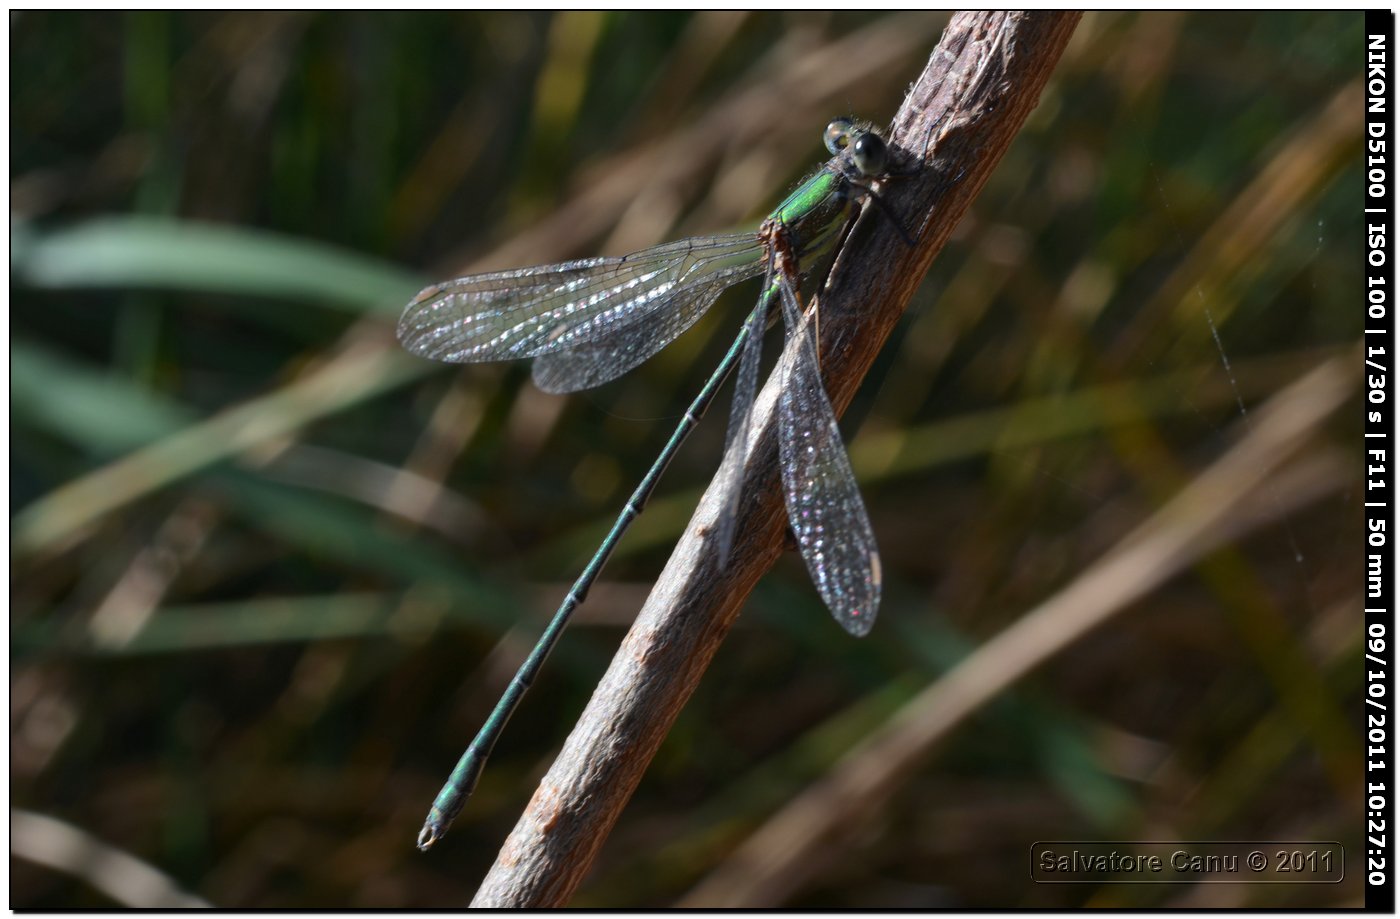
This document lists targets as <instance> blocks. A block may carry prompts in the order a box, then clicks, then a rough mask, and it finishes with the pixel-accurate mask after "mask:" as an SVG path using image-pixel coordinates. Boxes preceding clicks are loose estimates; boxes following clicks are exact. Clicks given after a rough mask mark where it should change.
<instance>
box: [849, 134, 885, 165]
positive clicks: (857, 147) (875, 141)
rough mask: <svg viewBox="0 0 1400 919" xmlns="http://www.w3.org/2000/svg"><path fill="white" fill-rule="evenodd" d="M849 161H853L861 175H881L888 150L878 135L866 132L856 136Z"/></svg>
mask: <svg viewBox="0 0 1400 919" xmlns="http://www.w3.org/2000/svg"><path fill="white" fill-rule="evenodd" d="M851 159H852V160H854V161H855V164H856V168H857V169H859V170H860V172H861V175H868V176H876V175H882V174H883V173H884V171H885V161H886V160H887V159H889V148H888V147H886V146H885V141H884V138H882V137H881V136H880V135H879V134H875V133H873V132H870V131H867V132H865V133H864V134H858V135H857V136H856V139H855V143H854V144H852V148H851Z"/></svg>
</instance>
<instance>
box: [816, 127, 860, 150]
mask: <svg viewBox="0 0 1400 919" xmlns="http://www.w3.org/2000/svg"><path fill="white" fill-rule="evenodd" d="M855 130H856V126H855V124H854V123H852V121H851V120H850V119H849V118H833V119H832V120H831V124H829V125H827V126H826V133H825V134H824V135H823V136H822V139H823V140H824V141H826V149H827V150H828V151H829V152H830V153H831V155H832V156H835V155H836V154H838V153H840V152H841V151H842V150H845V149H846V148H847V147H848V146H850V143H851V135H852V134H854V133H855Z"/></svg>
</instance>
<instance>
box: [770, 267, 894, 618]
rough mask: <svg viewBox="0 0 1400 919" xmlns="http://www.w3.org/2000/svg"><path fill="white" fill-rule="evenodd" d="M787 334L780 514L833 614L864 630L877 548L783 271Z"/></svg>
mask: <svg viewBox="0 0 1400 919" xmlns="http://www.w3.org/2000/svg"><path fill="white" fill-rule="evenodd" d="M778 286H779V295H780V298H781V300H782V304H783V318H784V320H785V322H786V324H787V327H788V334H789V335H797V336H801V341H800V343H799V346H798V347H796V348H789V349H788V350H787V352H786V353H785V356H784V359H783V367H782V368H781V369H782V370H783V372H784V377H783V390H782V396H781V398H780V400H779V403H778V444H779V456H780V461H781V466H782V473H783V492H784V494H785V497H786V499H787V511H788V522H789V524H791V526H792V532H793V533H794V534H795V535H796V537H797V545H798V548H799V549H800V550H801V552H802V560H803V561H804V562H806V563H807V570H808V571H809V572H810V573H811V575H812V581H813V583H815V584H816V586H817V592H818V593H820V594H821V598H822V600H824V601H825V602H826V605H827V607H828V608H829V609H830V610H831V613H832V615H833V616H835V617H836V621H837V622H839V623H841V626H842V628H844V629H845V630H846V631H848V632H850V633H851V634H853V635H864V634H865V633H867V632H869V631H870V627H871V625H873V624H874V622H875V612H876V610H877V608H878V607H879V605H880V555H879V552H878V551H877V549H876V547H875V533H874V531H873V530H872V529H871V527H870V518H869V517H868V516H867V515H866V513H865V502H864V501H862V500H861V497H860V490H859V489H858V488H857V487H856V479H855V474H854V473H852V471H851V461H850V459H849V458H847V456H846V448H845V446H844V445H843V444H842V442H841V431H840V429H839V428H837V426H836V413H835V412H833V411H832V409H831V401H830V400H829V399H827V397H826V389H825V388H824V387H823V386H822V379H821V372H820V370H819V369H818V365H817V345H816V336H815V334H814V330H813V327H812V323H809V322H806V321H805V320H804V318H803V316H802V308H801V305H800V304H799V303H798V301H797V295H796V294H795V293H794V292H793V290H792V286H791V285H790V284H789V283H788V282H787V279H786V278H779V279H778Z"/></svg>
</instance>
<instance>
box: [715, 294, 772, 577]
mask: <svg viewBox="0 0 1400 919" xmlns="http://www.w3.org/2000/svg"><path fill="white" fill-rule="evenodd" d="M772 302H773V275H772V271H771V270H770V271H768V272H767V273H765V274H764V276H763V292H762V294H760V295H759V299H758V306H756V307H754V309H753V312H752V313H750V314H749V318H748V319H747V320H746V325H747V330H748V331H747V333H746V334H747V335H748V339H747V340H746V341H745V342H744V353H743V355H742V356H740V358H739V369H738V371H737V372H736V374H735V377H734V405H733V407H731V408H730V410H729V427H728V429H727V430H726V431H725V433H724V460H723V461H722V462H721V463H720V467H719V474H718V475H717V476H716V478H718V479H719V481H720V494H722V495H724V496H725V499H724V501H725V507H724V510H723V511H721V512H720V515H719V520H718V523H717V526H716V535H715V542H716V545H717V546H718V548H719V556H720V558H721V559H725V560H727V559H728V558H729V550H730V548H731V546H732V545H733V543H734V525H735V521H736V520H737V519H738V516H739V495H740V494H741V493H742V492H743V485H744V467H745V466H746V465H747V461H748V457H749V427H750V420H751V419H752V417H753V404H754V400H755V399H756V398H757V397H758V371H759V367H760V366H761V365H762V363H763V331H764V328H765V326H766V325H767V321H768V307H769V305H770V304H771V303H772Z"/></svg>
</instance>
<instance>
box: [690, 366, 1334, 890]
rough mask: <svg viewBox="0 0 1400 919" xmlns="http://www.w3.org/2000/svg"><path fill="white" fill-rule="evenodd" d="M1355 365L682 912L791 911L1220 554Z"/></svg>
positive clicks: (989, 647)
mask: <svg viewBox="0 0 1400 919" xmlns="http://www.w3.org/2000/svg"><path fill="white" fill-rule="evenodd" d="M1358 365H1359V361H1358V360H1357V359H1356V357H1355V355H1354V354H1353V355H1348V356H1347V357H1344V358H1335V359H1333V360H1331V361H1329V362H1328V363H1326V364H1323V365H1322V366H1320V367H1318V368H1317V369H1316V370H1314V371H1313V372H1312V373H1309V374H1308V375H1307V376H1305V377H1303V378H1302V379H1300V380H1298V381H1297V382H1296V383H1294V384H1293V385H1291V386H1289V387H1288V388H1287V389H1285V390H1284V391H1283V392H1281V393H1279V394H1278V396H1276V397H1275V398H1274V399H1273V400H1271V401H1270V402H1269V403H1268V404H1267V405H1265V407H1264V408H1262V409H1260V411H1259V412H1258V413H1256V414H1255V416H1254V422H1253V425H1252V429H1251V430H1250V432H1249V434H1248V436H1247V437H1245V439H1244V440H1242V441H1241V442H1240V443H1239V445H1238V446H1236V447H1235V448H1234V449H1232V450H1231V451H1230V452H1229V453H1227V454H1226V455H1225V456H1223V457H1221V458H1220V459H1219V460H1217V461H1216V463H1215V464H1214V465H1213V466H1211V467H1210V468H1209V469H1207V470H1206V471H1205V472H1203V473H1202V474H1201V475H1200V476H1198V477H1197V478H1196V479H1195V480H1193V481H1192V482H1191V484H1190V485H1188V486H1187V487H1186V488H1185V489H1183V490H1182V491H1181V493H1180V494H1178V495H1177V496H1176V498H1175V499H1173V500H1172V501H1171V502H1170V503H1168V504H1167V505H1166V506H1165V507H1164V508H1162V509H1161V510H1160V511H1159V512H1157V513H1156V514H1155V515H1153V516H1152V518H1151V519H1149V520H1148V521H1147V522H1146V523H1144V524H1143V525H1142V526H1141V527H1139V528H1138V529H1137V530H1135V531H1134V532H1132V533H1130V534H1129V535H1128V536H1126V537H1125V538H1124V539H1123V540H1122V541H1121V542H1120V543H1119V545H1118V546H1117V547H1116V548H1115V549H1114V550H1113V551H1111V552H1109V553H1108V554H1107V555H1106V556H1104V558H1103V559H1101V560H1100V561H1099V562H1098V563H1097V564H1095V565H1093V566H1091V567H1090V568H1089V569H1088V570H1087V571H1085V572H1084V573H1083V574H1082V575H1080V576H1079V577H1078V578H1076V579H1075V580H1074V581H1073V582H1072V583H1071V584H1069V585H1068V586H1066V587H1065V588H1064V589H1063V590H1062V591H1060V592H1059V593H1057V594H1056V595H1055V596H1053V597H1051V598H1050V599H1048V600H1046V601H1045V602H1044V603H1042V604H1041V605H1040V606H1039V607H1037V608H1035V609H1033V610H1031V611H1030V612H1028V613H1026V615H1025V616H1024V617H1022V618H1021V619H1020V620H1018V621H1017V622H1016V624H1015V625H1013V626H1012V627H1010V628H1009V629H1007V630H1006V631H1004V632H1002V633H1001V634H1000V635H998V636H997V637H996V638H994V639H993V640H991V641H989V642H987V643H986V644H985V645H983V646H982V647H981V648H980V649H979V650H978V651H977V652H976V653H974V654H973V655H971V656H970V657H968V658H967V659H966V660H964V661H963V662H962V663H961V664H960V665H959V666H958V667H957V668H956V669H954V670H953V671H952V672H950V673H949V674H948V675H947V676H946V677H944V678H943V679H941V680H939V681H938V682H936V683H934V684H933V685H931V686H929V687H928V688H927V689H925V690H924V691H923V692H922V693H920V694H919V695H918V696H916V697H915V698H914V699H913V700H911V701H910V703H909V704H908V705H907V706H905V708H904V709H903V710H902V711H901V712H900V714H899V715H898V716H897V717H895V718H893V719H892V720H891V721H890V722H889V723H888V724H887V725H886V726H885V727H884V729H883V730H881V731H880V732H879V733H878V734H876V735H874V736H872V737H870V738H869V739H868V740H867V741H865V743H863V744H862V745H861V746H860V747H859V748H858V749H856V750H853V751H852V752H851V753H850V754H849V755H848V756H847V757H846V758H845V759H844V760H843V761H842V762H841V763H840V764H839V765H838V766H837V768H836V769H835V770H834V771H833V772H832V773H831V774H830V775H829V776H828V777H827V778H826V779H825V780H824V781H822V782H820V783H819V784H816V785H814V786H812V787H811V788H810V789H808V790H807V791H806V792H805V793H804V794H803V795H802V796H801V797H800V798H798V799H796V800H794V801H793V802H792V803H791V804H789V805H788V806H787V807H786V808H785V809H784V810H783V811H782V812H780V813H779V814H777V815H776V816H775V817H773V819H771V820H770V821H769V822H768V823H767V824H766V825H764V826H763V827H762V828H761V829H760V830H759V831H758V832H756V833H754V834H753V835H752V836H751V837H749V839H748V841H747V842H746V843H745V844H744V845H743V846H742V847H740V848H739V850H738V851H736V852H735V853H734V855H733V856H732V857H731V858H730V859H729V860H728V861H727V862H725V863H724V864H723V865H721V866H720V868H718V869H717V870H716V871H715V872H713V873H712V874H711V875H710V876H709V877H708V878H707V879H706V880H705V881H704V882H702V883H701V884H700V885H699V886H698V887H696V888H695V889H694V890H692V891H691V893H690V894H689V895H688V896H687V897H686V898H685V899H684V900H683V901H682V902H681V904H679V905H682V906H689V907H704V908H706V909H715V908H723V907H733V906H738V905H741V904H742V905H743V906H746V907H750V908H751V907H754V906H773V905H777V904H780V903H782V902H783V900H784V899H785V898H786V897H787V896H788V895H789V894H791V893H792V892H793V891H794V890H795V889H798V888H800V887H801V886H802V885H803V884H804V883H805V882H806V881H808V880H809V879H810V877H811V876H812V874H813V873H814V872H815V871H817V870H819V868H820V865H821V864H822V863H823V860H822V858H821V857H819V854H818V853H819V850H823V849H825V850H828V851H827V852H826V853H825V854H826V855H827V856H829V855H830V854H831V852H830V847H831V846H839V844H840V843H839V838H840V837H841V836H842V835H843V834H849V833H850V832H851V828H852V826H854V825H856V824H858V823H859V822H860V821H861V820H862V819H863V818H868V817H869V816H870V815H871V814H873V813H876V812H878V810H879V808H880V806H881V804H882V803H883V802H884V801H885V800H886V799H888V797H889V796H890V794H891V793H892V792H893V791H894V789H896V788H897V787H898V786H899V784H900V780H901V779H902V778H903V777H904V776H906V775H908V774H909V773H910V772H911V771H912V770H913V769H914V768H915V767H916V766H917V765H918V764H919V762H921V761H922V760H923V758H924V757H925V756H926V755H927V754H928V751H929V750H930V748H931V747H932V746H933V745H934V744H935V743H937V742H938V741H939V740H941V739H942V738H943V737H945V736H946V735H947V734H948V732H950V731H951V730H952V729H953V728H954V727H956V726H957V725H958V724H960V723H961V722H962V721H964V720H965V719H966V718H968V717H969V716H970V715H972V713H973V712H975V711H977V710H978V709H980V708H981V707H982V706H983V705H985V704H987V703H988V702H989V701H991V700H992V699H993V698H995V697H996V695H997V694H998V693H1000V692H1002V691H1004V690H1005V689H1007V688H1008V687H1009V686H1011V685H1012V684H1013V683H1015V682H1016V681H1017V680H1019V679H1020V678H1021V677H1023V676H1025V675H1026V674H1027V673H1029V672H1030V671H1031V670H1033V669H1035V668H1036V667H1037V666H1039V665H1041V664H1043V663H1045V662H1046V661H1047V660H1049V659H1050V658H1051V657H1053V656H1054V655H1055V654H1057V653H1059V652H1060V651H1062V650H1064V649H1065V648H1066V647H1068V646H1069V645H1071V644H1072V643H1073V642H1075V641H1077V640H1078V639H1080V638H1082V637H1083V636H1084V635H1085V634H1087V633H1088V632H1089V631H1090V630H1092V629H1094V628H1096V627H1097V626H1100V625H1102V624H1103V623H1105V622H1107V621H1108V620H1109V619H1111V618H1112V617H1113V615H1114V614H1115V613H1119V612H1122V611H1123V610H1124V609H1126V608H1127V607H1128V606H1129V604H1131V603H1132V602H1134V601H1135V600H1137V599H1139V598H1141V597H1142V596H1143V595H1145V594H1146V593H1147V592H1149V591H1150V590H1152V589H1154V588H1155V587H1157V586H1159V585H1160V584H1162V583H1163V582H1164V581H1166V580H1167V579H1168V578H1170V577H1172V576H1174V575H1176V574H1178V573H1179V572H1180V571H1181V570H1182V569H1183V568H1185V567H1186V566H1187V565H1189V564H1190V563H1191V562H1193V561H1195V560H1196V559H1199V558H1200V557H1201V556H1202V555H1204V554H1205V553H1207V552H1209V551H1210V550H1212V549H1213V548H1215V547H1216V546H1217V545H1219V544H1220V542H1221V541H1222V539H1224V538H1225V536H1226V534H1227V531H1228V529H1229V527H1230V522H1231V518H1232V517H1233V516H1234V515H1236V514H1237V513H1238V512H1239V511H1240V509H1241V507H1242V506H1244V505H1245V504H1247V503H1248V502H1250V501H1251V500H1255V499H1257V497H1258V492H1259V490H1260V488H1261V486H1265V485H1266V483H1268V482H1269V480H1270V476H1271V474H1273V473H1274V472H1275V471H1276V470H1278V469H1279V468H1280V467H1281V466H1282V465H1283V464H1284V463H1285V461H1287V460H1288V459H1290V458H1292V457H1293V456H1294V455H1295V454H1296V453H1297V451H1298V450H1299V449H1300V448H1301V447H1302V446H1304V445H1305V444H1306V443H1307V442H1308V441H1309V438H1311V437H1312V436H1313V435H1314V434H1315V433H1316V432H1317V430H1318V428H1319V426H1320V425H1322V424H1323V423H1324V422H1325V421H1326V420H1327V419H1328V417H1329V416H1331V414H1332V413H1333V412H1334V411H1336V409H1337V408H1338V407H1339V406H1341V405H1342V404H1343V402H1345V400H1346V399H1347V398H1348V397H1349V396H1350V395H1351V394H1352V393H1353V392H1354V390H1355V386H1356V368H1357V366H1358Z"/></svg>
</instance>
